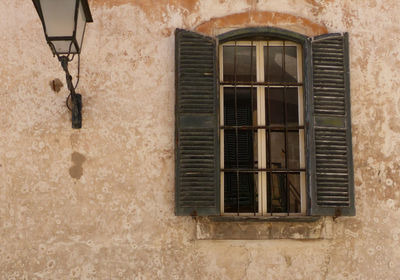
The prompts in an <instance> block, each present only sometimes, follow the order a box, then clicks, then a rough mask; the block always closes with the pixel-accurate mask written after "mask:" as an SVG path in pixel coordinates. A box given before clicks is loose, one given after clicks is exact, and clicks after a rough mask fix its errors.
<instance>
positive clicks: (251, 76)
mask: <svg viewBox="0 0 400 280" xmlns="http://www.w3.org/2000/svg"><path fill="white" fill-rule="evenodd" d="M253 82H254V81H253V41H251V46H250V98H251V101H250V102H251V140H252V142H253V143H252V144H253V151H252V152H253V156H252V157H251V158H253V169H255V167H256V166H255V164H254V120H253V109H254V96H253V87H254V85H253ZM251 176H252V177H251V180H252V181H253V212H254V216H255V215H256V201H257V199H256V191H255V184H254V182H255V180H254V173H252V175H251Z"/></svg>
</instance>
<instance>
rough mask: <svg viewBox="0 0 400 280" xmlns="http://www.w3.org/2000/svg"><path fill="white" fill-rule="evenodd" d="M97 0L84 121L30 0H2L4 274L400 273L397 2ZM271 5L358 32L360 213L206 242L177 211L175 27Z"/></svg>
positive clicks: (86, 56) (312, 28) (85, 69)
mask: <svg viewBox="0 0 400 280" xmlns="http://www.w3.org/2000/svg"><path fill="white" fill-rule="evenodd" d="M90 4H91V8H92V13H93V17H94V23H93V24H90V25H89V26H88V28H87V32H86V38H85V42H84V48H83V53H82V60H81V64H82V65H81V81H80V85H79V88H78V91H79V92H80V93H82V95H83V104H84V105H83V106H84V108H83V129H81V130H72V129H71V128H70V126H71V124H70V113H69V111H68V110H67V108H66V106H65V97H66V96H67V90H66V87H65V85H64V87H62V88H61V91H60V92H58V93H55V92H54V91H52V90H51V87H50V85H49V82H50V81H52V80H53V79H55V78H58V79H60V80H61V81H62V82H63V83H65V82H64V81H65V80H64V76H63V72H62V70H61V67H60V66H59V64H58V62H57V60H56V59H55V58H53V57H52V56H51V53H50V50H49V49H48V47H47V45H46V43H45V40H44V37H43V34H42V29H41V25H40V22H39V19H38V17H37V15H36V12H35V10H34V8H33V5H32V3H31V1H26V0H1V1H0V23H1V24H0V26H1V28H0V40H1V42H0V104H1V110H0V279H332V280H333V279H399V277H400V276H398V275H399V274H400V249H399V248H400V244H399V238H400V210H399V208H400V203H399V199H400V190H399V185H398V184H399V177H400V173H399V172H400V171H399V166H400V122H399V119H400V93H399V88H400V79H399V69H400V47H399V42H400V16H399V13H400V2H399V1H397V0H247V1H246V0H199V1H196V0H191V1H188V0H187V1H185V0H151V1H149V0H147V1H145V0H118V1H117V0H114V1H112V0H93V1H90ZM272 12H274V13H277V14H279V13H285V14H289V15H290V16H283V17H282V18H280V20H276V18H264V17H263V18H262V19H258V20H260V21H261V22H266V23H268V24H270V25H274V26H280V25H281V23H282V21H283V22H284V24H283V25H284V26H286V27H288V28H291V29H293V30H295V31H299V30H298V29H299V28H300V29H301V28H304V33H306V34H309V35H310V34H312V33H320V31H321V30H324V29H326V30H328V31H329V32H338V31H340V32H341V31H348V32H349V33H350V45H351V90H352V97H351V100H352V118H353V149H354V166H355V170H354V171H355V183H356V207H357V216H356V217H350V218H344V217H341V218H338V219H336V220H335V221H331V222H330V223H329V224H331V225H332V229H331V232H330V233H329V234H328V235H321V237H322V238H321V239H317V240H308V241H307V240H304V239H303V240H302V241H300V240H289V239H284V240H259V241H212V240H197V238H196V237H198V236H199V233H198V232H197V233H196V221H195V220H193V219H192V218H189V217H175V216H174V214H173V207H174V153H173V148H174V143H173V138H174V96H175V93H174V37H173V31H174V29H175V28H176V27H179V28H187V29H192V30H194V29H196V27H198V26H203V27H202V28H204V29H202V30H203V31H204V30H207V28H209V27H207V26H206V25H207V24H206V25H204V22H207V21H209V20H210V19H211V18H218V17H225V16H228V15H233V14H237V13H245V14H246V13H254V14H260V13H261V14H263V13H264V14H265V15H266V14H271V13H272ZM291 18H293V20H291ZM213 22H215V20H214V21H213ZM236 23H237V22H236ZM253 23H254V22H253ZM201 24H203V25H201ZM230 24H232V25H235V22H229V21H228V22H227V23H225V27H227V26H228V27H229V25H230ZM240 24H241V25H242V24H245V22H244V23H243V22H242V23H240ZM255 24H257V21H255ZM222 25H224V24H222ZM204 26H205V27H204ZM217 27H218V26H217ZM199 28H200V27H199ZM208 30H209V29H208ZM74 65H76V64H74ZM74 69H75V68H74V67H73V65H71V71H72V70H73V71H74Z"/></svg>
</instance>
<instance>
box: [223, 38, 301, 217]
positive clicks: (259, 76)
mask: <svg viewBox="0 0 400 280" xmlns="http://www.w3.org/2000/svg"><path fill="white" fill-rule="evenodd" d="M225 46H239V47H240V46H246V47H255V52H256V53H255V57H256V60H255V62H256V71H255V72H256V73H255V74H256V83H265V75H264V74H265V73H264V62H265V53H264V47H276V46H282V47H296V56H297V63H296V65H297V68H296V70H297V84H301V85H292V86H290V85H289V86H287V87H289V88H290V87H293V88H297V89H298V96H299V98H298V108H299V111H298V114H299V116H298V118H299V123H298V126H303V128H302V129H298V132H299V149H300V151H299V169H304V171H299V180H300V182H299V183H300V212H295V213H289V212H282V213H278V212H268V182H267V181H268V174H269V172H267V171H254V173H257V178H258V179H257V181H258V183H257V188H258V191H257V196H258V211H257V212H250V213H249V212H225V205H224V196H225V189H224V188H225V184H224V171H223V169H224V129H223V128H222V126H224V88H230V87H238V88H240V87H246V88H252V89H253V88H255V89H256V95H257V96H256V97H257V124H256V125H257V126H265V125H266V123H265V118H266V112H267V109H266V108H265V105H263V104H265V90H266V89H267V88H282V87H284V85H282V84H280V85H266V84H256V85H253V83H254V82H251V83H250V84H248V85H247V84H245V83H241V82H238V83H237V84H232V83H229V82H224V76H223V75H224V67H223V62H224V56H223V54H224V47H225ZM302 49H303V46H302V45H301V44H299V43H297V42H294V41H288V40H282V39H277V38H271V39H268V40H265V39H264V40H261V39H255V40H240V41H226V42H223V43H219V44H217V50H218V62H217V65H218V69H219V71H218V81H219V93H218V95H219V103H220V104H219V125H220V128H219V140H220V141H219V142H220V167H221V168H220V211H221V215H222V216H244V217H246V216H305V215H306V214H307V199H306V198H307V194H306V172H307V169H306V145H305V137H306V135H307V132H306V129H305V115H306V108H305V107H304V104H305V100H304V99H305V95H304V79H303V74H304V73H303V72H304V68H303V52H302ZM283 83H284V82H283ZM252 98H253V97H252ZM257 132H258V133H257V137H258V139H257V143H258V145H259V146H258V149H257V153H258V158H259V159H261V161H260V160H259V167H258V168H257V169H266V168H267V159H266V157H268V152H267V149H268V147H267V146H266V145H267V144H266V138H267V137H266V133H267V131H266V129H257ZM260 143H261V145H260ZM271 174H272V173H271ZM285 174H287V173H285Z"/></svg>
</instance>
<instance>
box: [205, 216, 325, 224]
mask: <svg viewBox="0 0 400 280" xmlns="http://www.w3.org/2000/svg"><path fill="white" fill-rule="evenodd" d="M208 218H209V220H210V221H213V222H246V223H247V222H286V223H296V222H297V223H312V222H316V221H318V220H319V219H321V217H320V216H209V217H208Z"/></svg>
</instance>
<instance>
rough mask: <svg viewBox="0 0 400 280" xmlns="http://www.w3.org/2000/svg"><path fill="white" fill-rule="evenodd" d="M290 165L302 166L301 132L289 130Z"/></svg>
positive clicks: (291, 167)
mask: <svg viewBox="0 0 400 280" xmlns="http://www.w3.org/2000/svg"><path fill="white" fill-rule="evenodd" d="M287 140H288V165H289V166H288V167H289V169H298V168H300V151H299V132H288V135H287Z"/></svg>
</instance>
